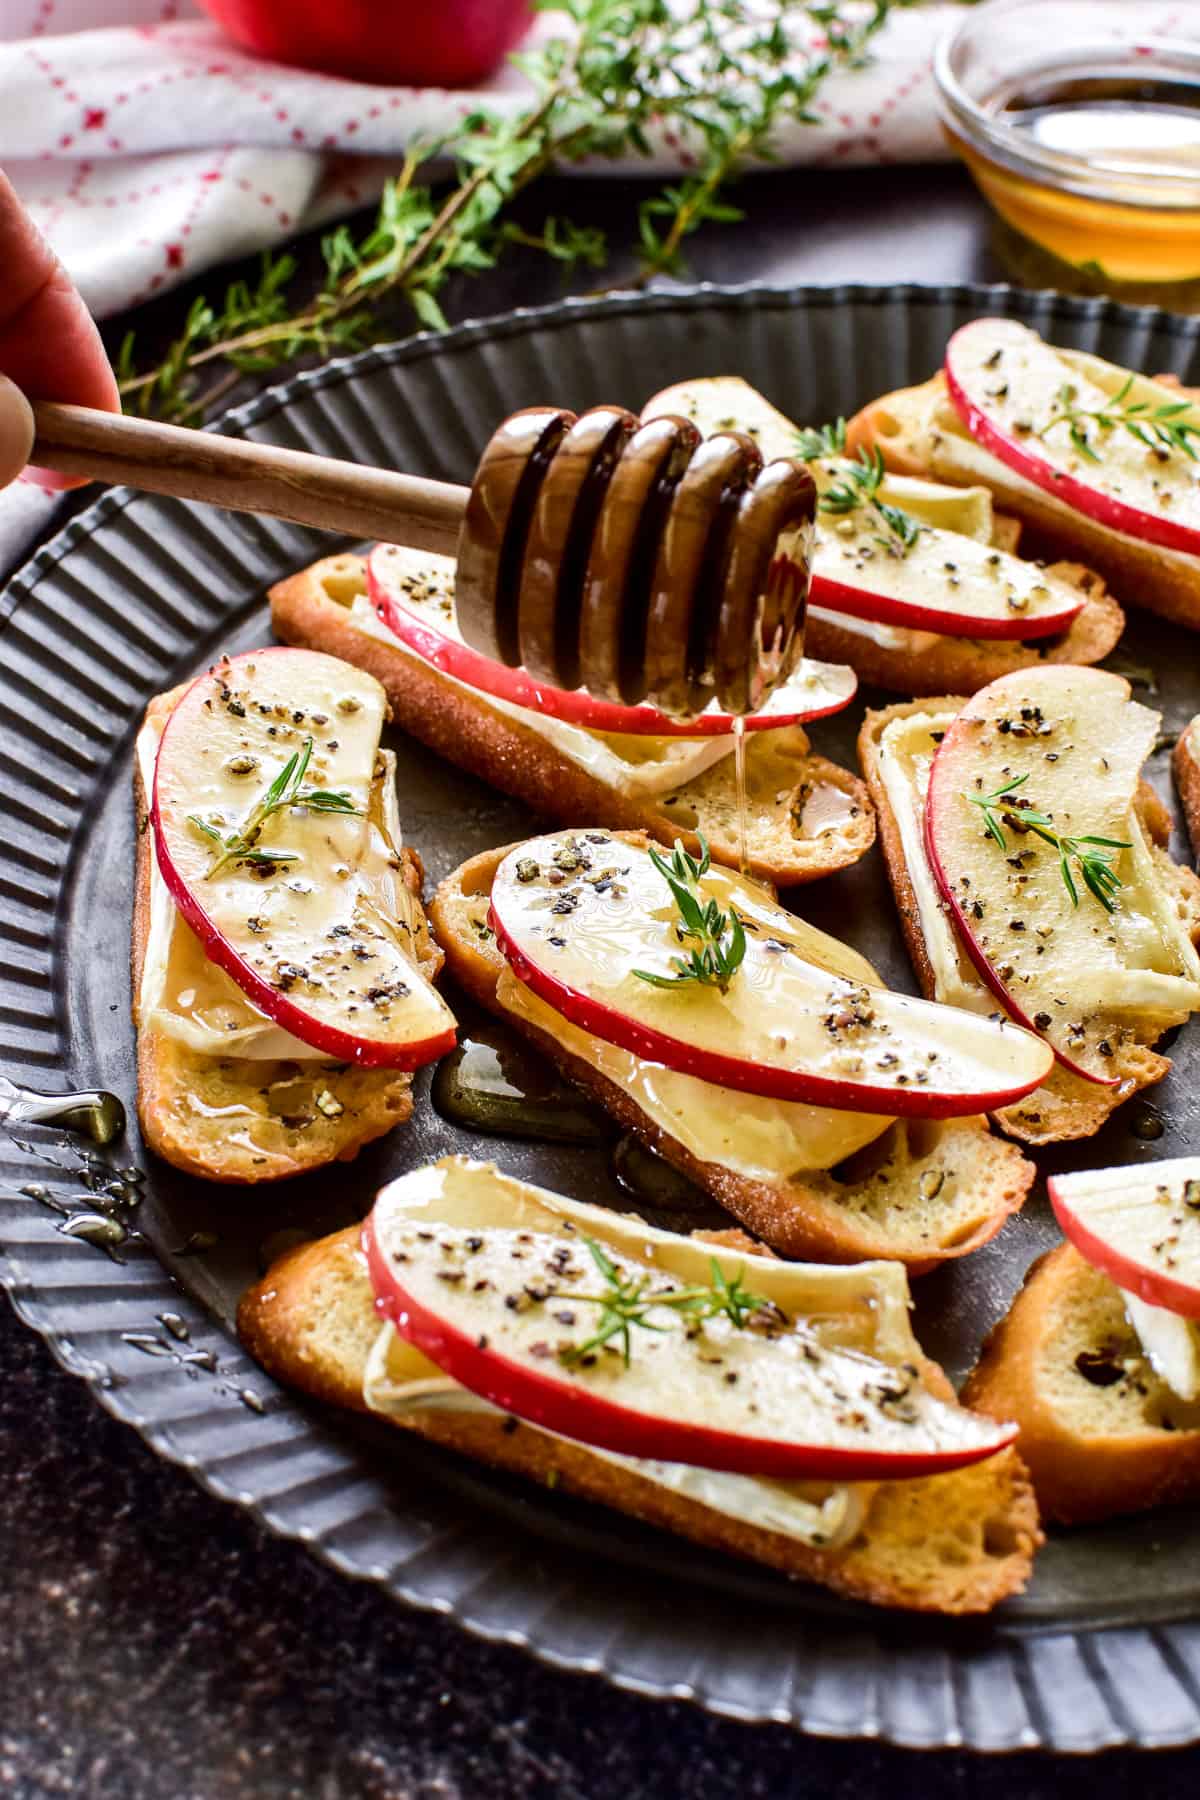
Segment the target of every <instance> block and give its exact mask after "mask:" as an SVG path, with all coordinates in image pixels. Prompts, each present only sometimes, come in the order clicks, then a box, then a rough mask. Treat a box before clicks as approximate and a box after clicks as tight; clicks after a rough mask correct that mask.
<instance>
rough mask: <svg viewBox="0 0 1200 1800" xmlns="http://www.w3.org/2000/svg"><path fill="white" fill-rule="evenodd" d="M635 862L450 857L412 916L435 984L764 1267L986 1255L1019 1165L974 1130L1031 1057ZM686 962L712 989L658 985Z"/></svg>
mask: <svg viewBox="0 0 1200 1800" xmlns="http://www.w3.org/2000/svg"><path fill="white" fill-rule="evenodd" d="M652 848H653V847H652V846H651V845H650V843H649V840H647V839H646V838H645V837H644V836H641V835H639V834H634V833H609V832H604V831H596V832H593V831H586V832H564V833H558V834H555V835H553V836H551V837H547V838H542V839H537V840H533V841H531V842H529V843H527V844H523V845H516V846H513V847H511V848H509V849H506V850H505V849H501V850H495V851H489V852H486V853H484V854H483V855H480V856H476V857H474V858H472V859H471V860H470V861H469V862H467V863H465V864H463V866H462V867H461V868H459V869H458V870H456V871H455V872H454V874H452V875H451V876H449V877H448V878H447V879H446V880H445V881H444V882H443V883H442V884H441V886H440V887H439V888H438V890H437V892H436V894H435V895H434V898H433V900H432V901H431V904H430V918H431V921H432V923H433V927H434V930H435V932H436V934H437V938H438V941H439V943H440V944H441V946H442V949H443V951H444V952H445V956H446V963H447V968H448V970H449V971H450V972H451V973H452V974H453V976H454V977H455V979H456V980H457V981H458V983H459V984H460V986H462V987H463V988H464V989H465V991H466V992H467V993H468V994H469V995H470V996H471V998H472V999H474V1000H476V1001H477V1002H479V1003H480V1004H481V1005H482V1006H484V1007H485V1008H487V1009H488V1010H489V1011H491V1012H493V1013H495V1014H496V1015H497V1016H499V1017H501V1018H503V1019H504V1020H506V1021H507V1022H508V1023H509V1024H510V1025H511V1026H513V1027H514V1028H515V1029H516V1030H517V1031H518V1032H520V1033H521V1034H522V1035H523V1036H525V1037H527V1038H528V1039H529V1040H530V1041H531V1042H532V1043H533V1044H534V1045H535V1046H536V1047H537V1048H538V1049H540V1050H541V1051H543V1052H544V1053H545V1054H546V1055H547V1056H548V1057H549V1058H550V1059H551V1060H552V1061H553V1062H554V1063H555V1064H557V1065H558V1067H559V1068H560V1069H561V1070H562V1071H563V1073H564V1074H566V1075H567V1076H568V1077H569V1078H570V1079H571V1080H572V1081H574V1082H576V1083H577V1084H578V1085H579V1086H580V1087H581V1088H583V1089H585V1090H586V1091H587V1092H588V1093H589V1094H591V1095H592V1096H594V1097H595V1098H597V1099H598V1100H599V1101H600V1102H601V1103H602V1104H603V1105H604V1106H605V1107H606V1109H607V1110H608V1112H609V1113H610V1114H611V1115H612V1116H613V1118H614V1119H616V1120H617V1122H618V1123H619V1124H620V1126H621V1127H622V1129H624V1130H627V1131H632V1132H634V1133H635V1134H636V1135H637V1136H638V1137H639V1138H641V1139H642V1140H643V1141H644V1142H645V1143H647V1144H649V1145H650V1147H651V1148H652V1149H655V1150H657V1151H658V1152H659V1153H660V1154H661V1155H663V1156H664V1157H666V1158H667V1160H668V1161H670V1162H672V1163H674V1164H675V1165H676V1167H678V1168H680V1169H682V1170H683V1171H684V1172H685V1173H686V1174H687V1175H689V1176H690V1177H691V1178H692V1179H693V1180H694V1181H696V1182H697V1183H698V1184H699V1185H700V1186H701V1187H703V1188H704V1189H706V1190H707V1191H708V1192H709V1193H710V1194H711V1195H712V1196H713V1197H714V1198H715V1199H716V1200H717V1201H718V1202H719V1203H720V1204H721V1205H722V1206H724V1207H725V1208H726V1209H727V1210H728V1211H729V1212H730V1213H732V1214H733V1215H734V1217H735V1218H737V1219H738V1220H739V1221H740V1222H741V1223H742V1224H743V1225H744V1226H745V1227H746V1228H747V1229H748V1230H749V1231H752V1232H753V1233H754V1234H755V1235H756V1236H757V1237H759V1238H761V1239H762V1240H763V1241H765V1242H766V1243H768V1244H770V1245H771V1246H772V1248H773V1249H775V1250H778V1251H779V1252H780V1253H781V1254H783V1255H786V1256H807V1257H813V1258H817V1259H821V1258H824V1259H828V1260H832V1261H853V1260H855V1259H857V1258H860V1257H864V1256H885V1257H894V1258H896V1259H898V1260H900V1261H902V1262H904V1263H905V1264H907V1265H908V1267H909V1268H910V1270H912V1271H914V1272H919V1271H921V1270H925V1269H929V1268H931V1267H933V1266H934V1265H935V1264H937V1263H939V1262H942V1261H944V1260H946V1259H947V1258H950V1257H958V1256H963V1255H966V1254H967V1253H968V1252H969V1251H971V1250H973V1249H975V1248H976V1247H977V1246H978V1245H980V1244H983V1243H985V1242H987V1240H988V1239H989V1238H991V1237H993V1236H994V1235H995V1234H996V1232H997V1231H999V1229H1000V1228H1001V1226H1002V1225H1003V1223H1004V1221H1005V1219H1006V1218H1007V1217H1008V1216H1009V1214H1010V1213H1012V1212H1013V1211H1015V1210H1016V1209H1017V1208H1018V1207H1019V1206H1020V1205H1021V1203H1022V1202H1023V1200H1024V1199H1025V1196H1026V1195H1027V1193H1028V1191H1029V1188H1030V1186H1031V1184H1032V1181H1033V1178H1034V1173H1035V1171H1034V1168H1033V1165H1032V1164H1031V1163H1030V1162H1028V1161H1027V1160H1026V1159H1025V1158H1024V1157H1023V1156H1022V1155H1021V1154H1020V1152H1019V1151H1018V1150H1017V1149H1016V1147H1015V1146H1014V1145H1012V1144H1007V1143H1005V1142H1003V1141H1002V1140H1000V1139H998V1138H996V1137H994V1136H993V1135H991V1133H990V1132H989V1131H988V1128H987V1124H986V1121H985V1119H983V1118H982V1117H980V1116H979V1115H980V1114H981V1113H982V1112H983V1111H984V1110H985V1109H986V1108H987V1107H988V1106H990V1105H993V1104H996V1103H997V1102H996V1098H995V1096H996V1092H997V1089H998V1088H1000V1087H1003V1088H1005V1089H1006V1090H1007V1091H1008V1092H1010V1093H1016V1092H1018V1091H1029V1090H1030V1089H1032V1088H1033V1087H1036V1086H1037V1085H1038V1083H1039V1082H1040V1081H1041V1080H1043V1079H1044V1077H1045V1074H1046V1072H1047V1071H1048V1069H1049V1067H1050V1065H1051V1053H1050V1051H1049V1050H1048V1048H1047V1047H1046V1046H1044V1045H1041V1044H1040V1043H1039V1042H1038V1040H1037V1039H1036V1038H1034V1037H1033V1036H1032V1035H1030V1034H1028V1033H1024V1032H1021V1031H1020V1030H1019V1029H1018V1028H1015V1027H1012V1026H1009V1025H997V1024H995V1023H993V1022H991V1021H989V1020H986V1019H978V1020H977V1021H976V1024H977V1025H978V1026H980V1027H982V1028H983V1031H982V1034H981V1035H977V1036H975V1037H973V1038H972V1040H971V1043H970V1044H969V1045H968V1044H967V1043H966V1042H965V1040H964V1041H962V1042H959V1040H958V1038H957V1035H956V1034H957V1027H956V1025H955V1023H954V1020H955V1017H956V1016H958V1017H961V1015H955V1014H953V1013H951V1012H950V1011H949V1010H938V1011H934V1012H930V1013H928V1014H924V1013H920V1014H919V1015H918V1013H916V1012H914V1011H913V1010H912V1009H913V1008H919V1007H920V1006H921V1004H922V1003H920V1002H915V1001H912V1000H908V999H906V997H904V996H901V995H895V994H888V993H887V990H886V989H884V988H883V986H882V983H881V982H880V979H879V977H878V975H877V974H876V972H875V970H874V969H873V968H872V967H871V965H870V963H869V962H867V961H866V959H865V958H863V957H861V956H860V955H858V953H857V952H855V951H853V950H851V949H849V948H848V947H847V946H846V945H844V944H841V943H839V942H838V941H837V940H836V939H834V938H831V937H828V936H827V935H826V934H825V933H823V932H819V931H816V930H815V929H814V928H813V927H811V926H808V925H806V924H804V922H803V921H801V920H799V919H797V918H796V917H795V916H794V915H793V914H791V913H787V912H785V911H783V909H782V908H780V907H778V906H777V905H776V904H775V903H774V902H773V900H772V897H771V895H770V894H769V893H768V892H766V891H765V890H764V889H762V888H761V887H759V886H758V885H757V884H755V883H751V882H747V881H745V880H743V879H741V878H739V877H737V876H734V875H733V874H731V873H730V872H728V871H726V870H719V869H716V868H712V869H708V870H704V869H702V868H699V865H697V864H696V863H694V862H693V863H692V864H691V867H690V868H689V867H688V866H687V862H686V858H685V862H684V864H682V865H678V864H677V859H678V858H680V857H681V856H685V853H684V852H683V851H682V846H680V847H679V848H678V849H677V850H676V852H675V853H674V856H673V857H672V859H671V863H670V864H667V863H666V860H665V859H664V858H662V857H658V858H657V863H656V860H655V856H654V855H653V854H652ZM676 868H678V873H679V876H680V877H681V879H680V880H677V881H676V882H675V883H674V884H673V883H672V881H671V880H669V879H667V878H666V877H665V876H664V874H663V870H664V869H667V870H674V869H676ZM698 868H699V874H698V876H697V870H698ZM694 877H696V878H695V879H693V878H694ZM679 886H683V887H685V888H686V889H687V890H688V891H689V892H690V893H691V894H692V895H693V896H694V902H693V903H694V905H695V907H696V909H697V910H696V913H695V914H693V915H691V916H692V917H693V918H698V917H700V916H701V914H703V918H704V921H705V923H706V925H707V928H708V940H707V946H706V945H705V944H704V943H703V942H702V940H701V938H700V937H697V936H694V935H691V934H690V933H689V928H688V923H687V918H686V917H685V915H684V914H683V913H681V912H679V911H678V910H677V904H678V901H677V889H678V887H679ZM711 909H715V917H714V911H713V910H711ZM734 918H736V919H737V921H738V926H739V929H740V931H741V934H742V942H743V943H744V945H745V951H744V959H743V960H744V966H741V964H739V965H738V967H737V969H736V970H735V971H734V972H732V973H730V969H729V964H730V960H731V959H732V958H733V957H734V956H735V955H736V951H735V949H734V929H733V923H732V921H733V920H734ZM718 921H720V922H721V923H720V929H719V930H717V935H716V936H715V937H714V936H713V931H714V930H716V928H717V923H718ZM538 933H541V934H542V936H541V937H540V938H539V937H538V935H537V934H538ZM539 944H540V945H541V946H542V948H541V950H539ZM693 957H699V958H700V959H701V960H702V961H703V960H704V959H706V958H711V957H715V958H716V959H717V962H718V964H719V965H720V966H719V967H717V968H716V969H715V977H716V978H715V979H714V980H708V981H704V982H695V981H690V980H687V979H685V980H684V981H683V982H682V983H680V984H678V985H677V983H676V978H677V976H678V975H679V974H680V973H681V972H682V973H683V974H684V975H685V977H686V975H687V971H688V970H689V969H690V968H691V967H692V961H691V959H692V958H693ZM539 961H540V962H542V963H543V964H544V966H542V967H540V968H539V967H538V966H536V965H537V964H538V963H539ZM784 965H788V967H787V971H786V974H785V973H784ZM707 966H709V967H710V970H711V965H707ZM722 972H724V974H725V975H726V976H728V980H727V982H726V991H725V992H724V993H723V992H722V990H721V987H720V978H721V976H722ZM647 978H649V979H647ZM668 990H673V991H668ZM614 1014H615V1015H617V1016H616V1017H615V1018H614ZM680 1040H683V1042H682V1043H681V1042H680ZM960 1052H961V1054H960ZM797 1072H799V1074H800V1076H801V1077H802V1079H800V1080H796V1079H794V1077H795V1076H796V1074H797ZM735 1084H736V1085H735ZM755 1090H757V1091H755ZM856 1108H857V1110H854V1109H856Z"/></svg>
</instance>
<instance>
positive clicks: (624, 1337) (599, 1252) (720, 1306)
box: [559, 1238, 786, 1368]
mask: <svg viewBox="0 0 1200 1800" xmlns="http://www.w3.org/2000/svg"><path fill="white" fill-rule="evenodd" d="M583 1241H584V1245H585V1246H586V1248H587V1251H588V1254H589V1256H590V1257H591V1259H592V1261H593V1262H594V1263H595V1265H596V1268H597V1270H598V1271H599V1273H600V1276H601V1278H602V1280H603V1282H604V1288H603V1290H602V1292H600V1293H598V1294H579V1293H575V1292H572V1294H571V1300H572V1303H575V1302H581V1303H583V1304H585V1305H588V1306H598V1307H599V1308H600V1309H601V1310H600V1317H599V1319H598V1320H597V1322H596V1329H595V1331H594V1332H593V1333H592V1335H591V1336H590V1337H589V1338H587V1339H585V1341H584V1342H583V1343H582V1344H572V1345H571V1346H570V1347H569V1348H568V1349H565V1350H560V1352H559V1361H560V1362H561V1363H563V1364H564V1365H565V1366H566V1367H567V1368H575V1367H577V1366H578V1365H579V1364H580V1363H582V1362H584V1361H585V1360H586V1359H587V1358H589V1357H594V1356H595V1353H596V1352H597V1351H598V1350H602V1349H603V1348H604V1346H605V1344H608V1343H611V1341H612V1339H613V1338H619V1339H620V1340H621V1357H622V1361H623V1362H624V1364H625V1367H626V1368H628V1367H629V1364H630V1361H631V1360H632V1355H633V1339H632V1335H631V1328H633V1327H636V1328H637V1329H638V1330H641V1331H665V1330H666V1329H667V1327H666V1326H665V1325H659V1324H657V1323H656V1322H655V1321H654V1320H652V1319H650V1318H648V1317H647V1314H648V1313H649V1312H650V1309H651V1308H652V1307H656V1306H657V1307H666V1308H667V1309H668V1310H669V1311H671V1312H674V1313H677V1314H679V1315H680V1316H681V1317H682V1318H684V1319H686V1320H687V1322H688V1324H689V1326H693V1327H696V1328H698V1329H703V1326H704V1324H705V1323H706V1321H707V1320H709V1319H716V1318H726V1319H728V1320H729V1321H730V1323H731V1324H732V1325H734V1326H735V1327H736V1328H737V1329H738V1330H739V1331H741V1330H744V1329H745V1328H746V1326H747V1325H748V1324H749V1322H750V1321H751V1320H752V1319H753V1318H754V1316H755V1315H756V1314H764V1313H765V1314H770V1315H771V1316H772V1318H773V1319H775V1320H776V1321H783V1322H784V1323H786V1320H784V1316H783V1314H782V1313H781V1312H780V1311H779V1308H778V1307H777V1306H776V1305H775V1304H774V1302H773V1301H771V1300H767V1299H764V1297H763V1296H762V1295H761V1294H755V1293H752V1292H751V1290H750V1289H749V1288H748V1287H746V1285H745V1283H744V1281H743V1276H744V1274H745V1270H744V1269H739V1270H738V1271H737V1273H736V1274H735V1275H734V1276H733V1277H732V1278H730V1277H729V1276H727V1275H726V1274H725V1271H724V1269H722V1267H721V1265H720V1263H719V1262H718V1261H717V1259H716V1257H715V1256H714V1257H713V1258H712V1259H711V1261H710V1262H709V1273H710V1275H711V1277H712V1282H711V1285H710V1286H709V1287H685V1288H659V1289H654V1288H652V1287H651V1285H650V1284H651V1277H650V1276H649V1275H641V1276H636V1275H628V1274H624V1273H623V1272H622V1271H621V1270H620V1269H618V1268H617V1266H616V1264H615V1263H614V1262H613V1260H612V1258H611V1257H610V1256H609V1255H608V1254H607V1252H606V1251H605V1250H604V1249H603V1247H602V1246H601V1245H600V1244H598V1243H596V1241H595V1239H594V1238H585V1239H584V1240H583Z"/></svg>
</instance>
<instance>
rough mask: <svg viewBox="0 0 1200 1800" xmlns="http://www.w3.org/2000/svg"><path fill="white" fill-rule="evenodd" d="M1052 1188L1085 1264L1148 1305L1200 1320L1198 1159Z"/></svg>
mask: <svg viewBox="0 0 1200 1800" xmlns="http://www.w3.org/2000/svg"><path fill="white" fill-rule="evenodd" d="M1047 1186H1048V1187H1049V1190H1050V1202H1051V1205H1052V1206H1053V1207H1054V1213H1055V1217H1056V1218H1057V1219H1058V1222H1059V1224H1060V1225H1061V1226H1062V1229H1063V1231H1064V1233H1065V1234H1066V1236H1067V1237H1068V1238H1070V1240H1071V1242H1072V1243H1073V1244H1074V1246H1075V1248H1076V1249H1077V1250H1078V1251H1079V1253H1080V1255H1081V1256H1084V1257H1086V1258H1087V1260H1088V1262H1090V1263H1091V1264H1092V1265H1093V1266H1094V1267H1095V1268H1097V1269H1101V1270H1103V1272H1104V1274H1106V1275H1109V1276H1111V1277H1112V1279H1113V1280H1114V1281H1115V1282H1116V1284H1117V1286H1118V1287H1120V1288H1124V1289H1125V1290H1126V1292H1127V1293H1130V1294H1134V1295H1136V1297H1137V1298H1138V1299H1139V1300H1144V1301H1145V1302H1146V1303H1147V1305H1149V1306H1161V1307H1165V1308H1166V1309H1167V1310H1168V1311H1169V1312H1173V1313H1179V1314H1180V1315H1181V1316H1182V1317H1183V1318H1185V1319H1200V1156H1179V1157H1175V1158H1174V1159H1173V1160H1171V1161H1168V1162H1157V1163H1142V1164H1136V1165H1134V1166H1133V1167H1131V1168H1118V1169H1079V1170H1077V1171H1075V1172H1074V1173H1072V1174H1070V1175H1051V1177H1050V1179H1049V1181H1048V1183H1047Z"/></svg>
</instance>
